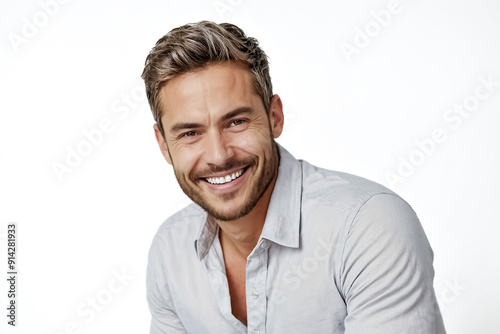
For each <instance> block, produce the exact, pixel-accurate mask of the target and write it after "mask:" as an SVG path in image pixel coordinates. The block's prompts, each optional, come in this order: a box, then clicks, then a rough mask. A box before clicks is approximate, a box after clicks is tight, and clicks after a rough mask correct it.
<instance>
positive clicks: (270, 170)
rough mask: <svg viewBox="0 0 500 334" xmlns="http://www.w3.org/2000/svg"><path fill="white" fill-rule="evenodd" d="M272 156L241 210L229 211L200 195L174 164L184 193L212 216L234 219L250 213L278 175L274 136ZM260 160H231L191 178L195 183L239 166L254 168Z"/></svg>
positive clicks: (233, 194) (228, 195)
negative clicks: (218, 208)
mask: <svg viewBox="0 0 500 334" xmlns="http://www.w3.org/2000/svg"><path fill="white" fill-rule="evenodd" d="M271 140H272V141H271V146H272V148H271V157H270V159H269V160H267V159H266V158H265V157H264V159H266V161H264V165H263V169H262V175H260V177H259V179H258V180H257V182H256V184H255V187H254V188H253V189H252V190H251V193H250V194H249V195H248V198H247V200H246V201H245V203H244V204H243V207H242V208H241V210H239V211H237V212H232V213H227V212H223V211H218V210H217V209H216V208H215V207H213V206H212V205H211V204H210V203H208V201H206V200H205V198H204V197H203V196H202V195H200V193H199V192H198V191H197V190H196V189H194V188H193V187H192V186H191V185H189V184H188V182H187V180H186V179H185V178H184V177H183V176H182V175H180V174H178V173H177V171H176V169H175V166H174V164H173V161H172V166H173V167H174V173H175V177H176V178H177V182H178V183H179V185H180V187H181V189H182V190H183V191H184V193H185V194H186V195H187V196H188V197H189V198H190V199H191V200H192V201H193V202H195V203H196V204H198V205H199V206H200V207H202V208H203V209H204V210H205V211H206V212H207V213H208V214H209V215H210V216H212V217H213V218H215V219H217V220H220V221H232V220H236V219H239V218H241V217H244V216H246V215H247V214H249V213H250V212H251V211H252V210H253V209H254V208H255V206H256V205H257V203H258V201H259V200H260V199H261V198H262V196H263V195H264V193H265V192H266V190H267V189H268V188H269V185H270V184H271V182H272V181H273V179H274V178H275V177H276V175H277V173H278V167H279V163H280V152H279V149H278V146H277V144H276V142H275V141H274V138H272V137H271ZM257 163H258V160H257V158H248V159H245V160H230V161H228V162H227V163H226V164H225V165H224V166H223V167H219V166H215V167H214V168H211V169H209V170H204V171H202V172H197V173H196V174H193V175H191V176H190V179H191V181H192V182H193V183H196V182H199V178H200V176H203V175H210V174H215V173H220V172H224V171H228V170H234V169H238V168H239V167H246V166H247V170H248V169H250V168H252V167H253V166H257ZM235 195H236V192H232V193H228V194H225V195H224V197H223V199H224V200H226V201H229V200H231V199H233V198H234V196H235Z"/></svg>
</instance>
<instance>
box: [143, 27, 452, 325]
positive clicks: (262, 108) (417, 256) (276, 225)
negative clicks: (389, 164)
mask: <svg viewBox="0 0 500 334" xmlns="http://www.w3.org/2000/svg"><path fill="white" fill-rule="evenodd" d="M142 77H143V79H144V80H145V84H146V91H147V95H148V100H149V103H150V106H151V109H152V111H153V115H154V118H155V121H156V124H155V125H154V131H155V135H156V139H157V141H158V144H159V147H160V150H161V152H162V154H163V156H164V157H165V159H166V161H167V162H168V163H169V164H171V165H172V166H173V169H174V173H175V176H176V178H177V181H178V182H179V185H180V186H181V188H182V190H183V191H184V192H185V193H186V194H187V195H188V196H189V197H190V198H191V199H192V200H193V202H194V203H195V204H192V205H190V206H188V207H187V208H185V209H183V210H181V211H180V212H178V213H176V214H175V215H173V216H172V217H170V218H169V219H167V221H166V222H165V223H164V224H163V225H162V226H161V227H160V229H159V230H158V233H157V234H156V236H155V238H154V241H153V244H152V246H151V250H150V254H149V263H148V273H147V297H148V303H149V307H150V310H151V313H152V322H151V333H155V334H156V333H350V334H353V333H360V334H366V333H384V334H387V333H426V334H429V333H444V332H445V331H444V327H443V323H442V319H441V315H440V312H439V308H438V306H437V303H436V298H435V294H434V290H433V285H432V280H433V275H434V272H433V267H432V261H433V254H432V250H431V248H430V246H429V244H428V242H427V239H426V237H425V234H424V232H423V230H422V227H421V225H420V223H419V221H418V218H417V216H416V215H415V213H414V212H413V210H412V209H411V208H410V206H409V205H408V204H407V203H406V202H404V201H403V200H402V199H401V198H400V197H398V196H397V195H396V194H394V193H393V192H391V191H390V190H388V189H386V188H384V187H383V186H381V185H378V184H375V183H373V182H370V181H367V180H365V179H362V178H359V177H356V176H353V175H349V174H344V173H339V172H333V171H329V170H325V169H320V168H317V167H315V166H312V165H310V164H309V163H307V162H305V161H300V160H296V159H295V158H294V157H293V156H292V155H291V154H290V153H288V152H287V151H286V150H285V149H284V148H283V147H281V146H279V145H278V144H277V143H276V142H275V138H277V137H279V136H280V134H281V132H282V129H283V123H284V119H283V107H282V102H281V100H280V97H279V96H278V95H273V93H272V86H271V79H270V77H269V67H268V62H267V57H266V55H265V53H264V52H263V51H262V50H261V49H260V47H259V46H258V43H257V41H256V40H255V39H254V38H250V37H247V36H245V34H244V33H243V31H242V30H241V29H239V28H238V27H236V26H234V25H231V24H220V25H219V24H215V23H212V22H206V21H203V22H199V23H195V24H189V25H185V26H182V27H179V28H176V29H173V30H172V31H170V32H169V33H168V34H167V35H165V36H164V37H162V38H161V39H160V40H159V41H158V42H157V43H156V46H155V47H154V48H153V49H152V51H151V52H150V54H149V55H148V57H147V60H146V65H145V69H144V72H143V76H142Z"/></svg>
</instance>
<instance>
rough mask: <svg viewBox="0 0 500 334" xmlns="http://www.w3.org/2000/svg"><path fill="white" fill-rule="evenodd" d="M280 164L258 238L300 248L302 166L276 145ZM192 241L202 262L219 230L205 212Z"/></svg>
mask: <svg viewBox="0 0 500 334" xmlns="http://www.w3.org/2000/svg"><path fill="white" fill-rule="evenodd" d="M278 148H279V150H280V156H281V158H280V166H279V169H278V178H277V179H276V184H275V185H274V189H273V194H272V195H271V200H270V202H269V207H268V210H267V215H266V221H265V223H264V228H263V229H262V233H261V235H260V238H259V243H260V239H267V240H269V241H272V242H274V243H277V244H280V245H282V246H286V247H292V248H297V247H299V234H300V210H301V202H302V194H301V191H302V165H301V164H300V162H299V161H297V160H296V159H295V158H294V157H293V156H292V155H291V154H290V153H289V152H288V151H287V150H285V149H284V148H283V147H282V146H281V145H279V144H278ZM204 220H205V224H202V227H201V229H200V232H199V234H198V237H197V238H196V240H195V249H196V253H197V255H198V259H199V260H200V261H201V260H202V259H203V258H204V257H205V256H206V255H207V253H208V251H209V249H210V247H211V246H212V243H213V241H214V240H215V237H216V236H217V233H218V231H219V226H218V225H217V223H216V222H215V221H214V220H213V219H210V217H208V215H206V213H205V218H204Z"/></svg>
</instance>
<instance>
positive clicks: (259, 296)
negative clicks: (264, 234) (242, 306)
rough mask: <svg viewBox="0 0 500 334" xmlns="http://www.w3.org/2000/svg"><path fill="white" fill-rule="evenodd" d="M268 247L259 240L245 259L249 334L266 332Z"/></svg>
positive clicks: (267, 243)
mask: <svg viewBox="0 0 500 334" xmlns="http://www.w3.org/2000/svg"><path fill="white" fill-rule="evenodd" d="M268 245H269V242H268V241H266V240H261V241H260V242H259V243H258V246H257V247H256V248H255V250H254V251H253V252H252V253H251V254H250V256H249V257H248V259H247V267H246V299H247V329H248V333H251V334H264V333H265V332H266V311H267V296H266V280H267V259H268Z"/></svg>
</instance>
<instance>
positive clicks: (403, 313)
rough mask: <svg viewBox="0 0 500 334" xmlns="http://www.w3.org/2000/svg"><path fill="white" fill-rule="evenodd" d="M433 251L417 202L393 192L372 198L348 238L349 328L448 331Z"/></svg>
mask: <svg viewBox="0 0 500 334" xmlns="http://www.w3.org/2000/svg"><path fill="white" fill-rule="evenodd" d="M432 262H433V252H432V249H431V247H430V245H429V242H428V240H427V238H426V236H425V233H424V231H423V229H422V226H421V224H420V221H419V220H418V218H417V216H416V214H415V212H414V211H413V210H412V209H411V207H410V206H409V205H408V204H407V203H406V202H405V201H403V200H402V199H401V198H400V197H398V196H396V195H393V194H378V195H375V196H373V197H371V198H370V199H369V200H367V201H366V202H365V203H364V204H363V206H362V207H361V209H360V210H359V212H358V213H357V215H356V217H355V218H354V220H353V221H352V224H351V226H350V229H349V231H348V234H347V236H346V239H345V244H344V251H343V253H342V265H341V270H340V283H341V284H340V289H341V293H342V295H343V297H344V300H345V302H346V307H347V317H346V318H345V323H344V325H345V334H371V333H384V334H391V333H398V334H400V333H406V334H417V333H425V334H444V333H446V332H445V329H444V325H443V321H442V317H441V313H440V311H439V306H438V305H437V301H436V297H435V293H434V288H433V279H434V269H433V264H432Z"/></svg>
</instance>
